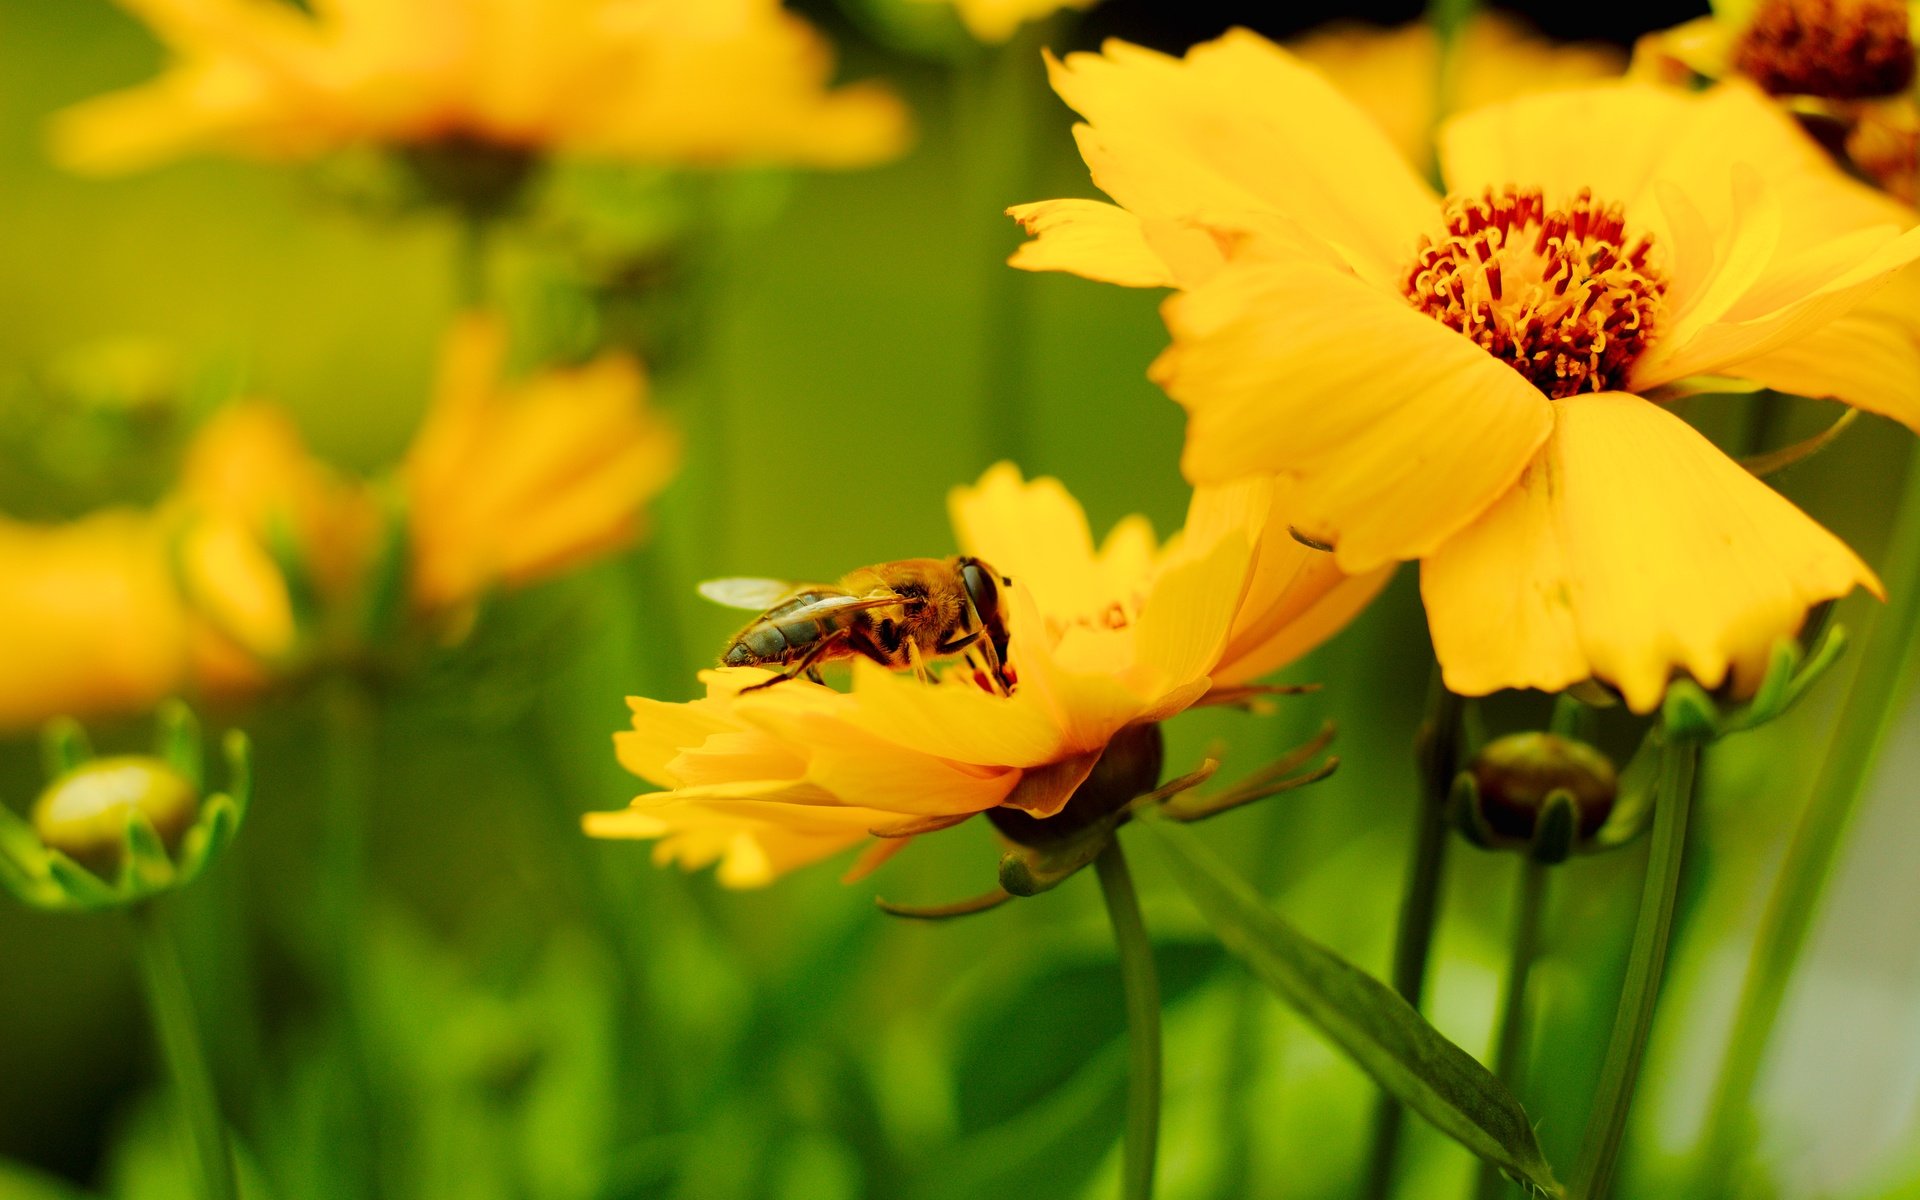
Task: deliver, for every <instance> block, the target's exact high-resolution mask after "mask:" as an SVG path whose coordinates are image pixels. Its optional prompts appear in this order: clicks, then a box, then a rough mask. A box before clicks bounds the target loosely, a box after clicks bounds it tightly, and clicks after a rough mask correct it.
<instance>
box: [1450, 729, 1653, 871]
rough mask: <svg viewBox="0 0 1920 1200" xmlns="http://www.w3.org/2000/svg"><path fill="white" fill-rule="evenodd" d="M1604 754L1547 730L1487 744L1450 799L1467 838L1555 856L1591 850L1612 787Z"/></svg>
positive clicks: (1614, 777)
mask: <svg viewBox="0 0 1920 1200" xmlns="http://www.w3.org/2000/svg"><path fill="white" fill-rule="evenodd" d="M1619 786H1620V783H1619V775H1618V772H1616V771H1615V770H1614V766H1613V763H1612V762H1611V761H1610V760H1609V759H1608V758H1607V756H1606V755H1604V754H1602V753H1600V751H1598V750H1596V749H1594V748H1593V747H1592V746H1589V745H1587V744H1586V743H1584V742H1577V741H1574V740H1573V739H1571V738H1564V737H1561V736H1559V735H1558V734H1552V733H1516V734H1509V735H1508V736H1506V737H1503V738H1499V739H1497V740H1496V741H1494V742H1491V743H1489V744H1488V745H1487V747H1486V748H1485V749H1483V750H1482V751H1481V752H1480V753H1479V754H1478V755H1476V756H1475V758H1474V760H1473V762H1472V763H1471V764H1470V765H1469V766H1468V768H1467V770H1466V771H1464V772H1462V773H1461V775H1460V777H1459V778H1458V780H1457V781H1456V783H1455V785H1454V789H1453V795H1452V798H1451V801H1450V805H1451V807H1452V810H1453V817H1454V821H1455V823H1456V824H1457V825H1458V826H1459V828H1460V830H1461V832H1462V833H1464V834H1465V835H1466V836H1467V837H1468V838H1469V839H1470V840H1472V841H1473V842H1475V843H1476V844H1478V845H1481V846H1486V847H1489V848H1491V849H1503V850H1524V851H1525V852H1527V853H1528V854H1529V855H1531V856H1532V857H1534V858H1535V859H1537V860H1539V861H1541V862H1548V863H1554V862H1561V861H1564V860H1565V859H1566V858H1567V856H1568V855H1569V854H1572V853H1573V852H1574V851H1576V850H1581V849H1587V848H1591V847H1592V845H1593V842H1594V839H1595V837H1596V835H1598V834H1599V832H1600V830H1601V828H1602V827H1603V826H1604V825H1606V823H1607V817H1608V816H1609V815H1610V814H1611V813H1612V811H1613V804H1614V799H1615V797H1616V796H1617V795H1618V792H1619Z"/></svg>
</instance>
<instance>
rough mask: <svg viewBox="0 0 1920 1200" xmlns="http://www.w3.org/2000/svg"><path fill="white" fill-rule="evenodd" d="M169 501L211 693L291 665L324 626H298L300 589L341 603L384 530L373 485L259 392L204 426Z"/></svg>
mask: <svg viewBox="0 0 1920 1200" xmlns="http://www.w3.org/2000/svg"><path fill="white" fill-rule="evenodd" d="M168 508H169V510H170V512H171V513H172V519H173V521H174V522H175V523H176V524H177V527H178V530H179V533H178V535H177V542H176V544H175V548H174V554H175V560H176V569H177V571H178V573H179V578H180V583H181V587H182V589H183V591H184V593H185V595H186V599H187V602H188V604H189V606H190V607H191V609H192V610H193V612H194V613H195V614H196V615H197V616H198V617H199V618H200V619H201V621H202V622H203V623H204V625H205V627H206V628H205V633H204V636H202V637H201V638H200V639H199V655H198V657H199V663H198V674H199V675H200V683H201V686H202V687H203V688H204V689H206V690H208V691H212V692H233V691H251V690H254V689H256V688H258V687H260V686H262V685H264V684H265V682H266V681H267V679H268V677H269V676H270V675H271V674H272V672H273V668H274V667H276V666H284V665H287V664H288V663H289V662H290V660H291V659H292V658H293V657H294V656H295V655H296V654H297V653H298V652H300V651H301V650H302V649H303V648H304V647H302V646H301V645H300V641H301V639H302V637H303V636H306V635H310V634H312V633H314V632H315V631H314V630H312V629H307V630H303V629H301V628H300V627H299V614H297V613H296V611H295V601H294V592H295V590H296V589H298V590H300V591H303V592H307V591H310V592H311V593H312V597H311V603H312V605H313V606H314V607H315V608H317V609H320V610H324V611H337V610H338V609H340V608H341V607H343V606H344V605H345V604H346V602H347V601H348V599H349V598H350V597H352V596H353V595H355V593H356V592H357V591H358V590H359V588H360V587H361V586H362V585H363V584H364V582H365V574H366V571H367V569H368V566H369V564H370V561H371V559H372V556H373V554H374V552H375V547H376V544H377V542H378V539H379V536H380V521H381V514H380V512H379V509H378V507H377V505H376V504H375V503H374V501H373V498H372V497H371V495H370V494H369V493H368V492H367V490H366V488H365V487H364V486H363V485H361V484H359V483H356V482H353V481H349V480H347V479H344V478H342V477H341V476H340V475H339V474H338V473H336V472H335V471H333V470H332V468H330V467H328V466H327V465H326V464H325V463H322V462H321V461H320V460H318V459H316V458H315V457H314V456H313V455H312V453H311V452H310V451H308V449H307V447H306V445H305V443H304V442H303V441H302V440H301V437H300V433H299V431H298V430H297V429H296V428H295V427H294V424H293V420H292V418H291V417H290V416H288V414H287V413H286V412H285V411H284V410H282V409H280V408H277V407H275V406H273V405H270V404H265V403H261V402H257V401H255V402H244V403H239V404H233V405H229V406H227V407H226V408H224V409H222V410H221V411H220V412H219V413H217V414H216V415H215V416H214V417H213V419H212V420H210V421H208V422H207V424H206V426H205V427H204V428H202V429H201V430H200V432H199V434H198V435H197V436H196V437H195V438H194V442H193V445H192V446H191V447H190V448H189V450H188V452H187V457H186V461H185V463H184V464H183V466H182V469H181V474H180V481H179V484H178V485H177V486H176V488H175V490H174V493H173V496H172V498H171V500H170V503H169V505H168ZM289 572H292V573H293V575H294V577H293V578H291V579H290V578H289V577H288V573H289Z"/></svg>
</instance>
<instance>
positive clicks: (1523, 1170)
mask: <svg viewBox="0 0 1920 1200" xmlns="http://www.w3.org/2000/svg"><path fill="white" fill-rule="evenodd" d="M1147 827H1148V828H1151V829H1152V830H1153V831H1154V832H1155V833H1156V834H1158V835H1159V837H1160V838H1161V839H1162V841H1161V845H1162V847H1163V848H1164V849H1165V850H1166V852H1167V861H1168V863H1169V865H1170V866H1171V867H1172V869H1173V872H1174V875H1175V877H1176V878H1177V879H1178V880H1179V881H1180V884H1181V886H1182V887H1183V888H1184V889H1185V890H1186V892H1187V895H1188V897H1189V898H1190V899H1191V900H1192V901H1193V903H1194V905H1195V907H1197V908H1198V909H1199V910H1200V912H1201V914H1202V915H1203V916H1204V917H1205V918H1206V919H1207V921H1208V923H1209V924H1210V925H1211V926H1212V927H1213V930H1214V932H1215V933H1216V934H1218V935H1219V937H1220V940H1221V942H1222V943H1223V944H1224V945H1225V946H1226V947H1227V949H1228V950H1230V951H1232V952H1233V954H1234V955H1235V956H1237V957H1238V958H1240V959H1241V960H1242V961H1244V962H1245V963H1246V964H1247V966H1248V967H1250V968H1251V969H1252V970H1253V972H1254V974H1256V975H1258V976H1259V977H1260V979H1261V980H1262V981H1263V982H1264V983H1265V984H1266V985H1267V986H1268V987H1269V988H1270V989H1272V991H1273V992H1274V994H1275V995H1277V996H1278V997H1279V998H1280V999H1281V1000H1282V1001H1284V1002H1285V1003H1286V1004H1288V1005H1289V1006H1290V1007H1292V1008H1293V1009H1294V1010H1295V1011H1296V1012H1298V1013H1299V1014H1300V1015H1301V1016H1302V1017H1304V1018H1305V1019H1306V1020H1307V1021H1308V1022H1309V1023H1310V1024H1312V1025H1313V1026H1314V1027H1315V1028H1316V1029H1318V1030H1319V1031H1320V1032H1321V1034H1323V1035H1324V1036H1325V1037H1327V1038H1328V1039H1329V1040H1331V1041H1332V1042H1334V1043H1335V1044H1336V1045H1338V1046H1339V1047H1340V1048H1341V1049H1342V1050H1343V1051H1345V1052H1346V1053H1347V1054H1348V1055H1349V1056H1350V1057H1351V1058H1352V1059H1353V1061H1354V1062H1355V1063H1356V1064H1357V1065H1358V1066H1359V1067H1360V1068H1361V1069H1362V1070H1364V1071H1366V1072H1367V1073H1368V1074H1369V1075H1371V1076H1373V1078H1374V1081H1375V1082H1377V1083H1378V1084H1379V1085H1380V1086H1381V1087H1382V1088H1384V1089H1386V1090H1387V1091H1388V1092H1389V1093H1391V1094H1392V1095H1394V1096H1396V1097H1398V1098H1399V1099H1400V1100H1401V1101H1402V1102H1404V1103H1405V1104H1406V1105H1407V1106H1408V1107H1409V1108H1411V1109H1413V1110H1414V1111H1415V1112H1417V1113H1419V1114H1420V1115H1421V1116H1423V1117H1425V1118H1426V1119H1427V1120H1428V1121H1430V1122H1432V1123H1433V1125H1434V1126H1435V1127H1436V1128H1438V1129H1439V1130H1440V1131H1441V1132H1443V1133H1445V1134H1447V1135H1448V1136H1449V1137H1452V1138H1454V1139H1455V1140H1456V1141H1458V1142H1459V1143H1460V1144H1461V1145H1463V1146H1465V1147H1466V1148H1467V1149H1469V1150H1471V1151H1473V1152H1474V1153H1475V1154H1477V1155H1479V1156H1480V1157H1481V1158H1484V1159H1486V1160H1487V1161H1488V1162H1491V1163H1493V1164H1495V1165H1496V1166H1498V1167H1500V1168H1501V1169H1502V1170H1504V1171H1506V1172H1507V1173H1508V1174H1509V1175H1511V1176H1513V1177H1514V1178H1516V1179H1520V1180H1523V1181H1525V1182H1526V1183H1528V1184H1530V1185H1531V1186H1532V1187H1533V1188H1535V1189H1536V1190H1538V1191H1539V1192H1541V1193H1543V1194H1546V1195H1552V1196H1558V1195H1560V1194H1561V1191H1560V1185H1559V1184H1558V1183H1556V1182H1555V1181H1554V1178H1553V1168H1552V1167H1550V1166H1548V1164H1547V1160H1546V1159H1545V1158H1544V1157H1543V1156H1542V1155H1541V1152H1540V1145H1539V1143H1538V1142H1537V1141H1536V1140H1535V1139H1534V1134H1533V1127H1532V1125H1531V1124H1530V1123H1529V1122H1528V1120H1527V1115H1526V1113H1525V1112H1524V1111H1522V1109H1521V1107H1520V1104H1519V1102H1518V1101H1517V1100H1515V1099H1514V1098H1513V1094H1512V1093H1511V1092H1509V1091H1508V1090H1507V1088H1506V1085H1504V1084H1502V1083H1501V1082H1500V1081H1499V1080H1498V1079H1496V1078H1494V1076H1493V1074H1492V1072H1490V1071H1488V1070H1487V1069H1486V1068H1485V1067H1483V1066H1481V1065H1480V1064H1479V1063H1478V1062H1476V1061H1475V1060H1474V1058H1473V1056H1472V1055H1470V1054H1468V1053H1467V1052H1466V1051H1464V1050H1462V1049H1460V1048H1459V1047H1458V1046H1456V1045H1454V1044H1453V1043H1452V1042H1450V1041H1448V1040H1447V1039H1446V1038H1445V1037H1443V1036H1441V1034H1440V1033H1439V1032H1438V1031H1436V1030H1435V1029H1434V1028H1433V1027H1432V1026H1431V1025H1429V1024H1428V1023H1427V1022H1426V1021H1425V1020H1424V1019H1423V1018H1422V1017H1421V1016H1420V1014H1419V1013H1417V1012H1415V1011H1414V1010H1413V1008H1412V1007H1411V1006H1410V1005H1408V1004H1407V1002H1406V1001H1405V1000H1403V999H1401V998H1400V997H1399V996H1398V995H1397V994H1395V993H1394V992H1393V990H1392V989H1390V988H1388V987H1387V986H1386V985H1385V984H1382V983H1381V982H1379V981H1378V980H1376V979H1374V978H1373V977H1372V976H1370V975H1368V974H1366V973H1365V972H1364V971H1362V970H1360V969H1359V968H1358V967H1355V966H1354V965H1353V964H1352V963H1349V962H1347V961H1346V960H1345V959H1343V958H1341V957H1340V956H1339V955H1338V954H1336V953H1334V952H1333V951H1331V950H1329V949H1327V948H1326V947H1325V946H1323V945H1321V944H1319V943H1318V942H1315V941H1313V940H1312V939H1311V938H1308V937H1307V936H1305V935H1304V934H1302V933H1300V932H1299V931H1298V930H1296V929H1295V928H1294V927H1293V926H1292V925H1290V924H1288V923H1287V922H1286V921H1285V920H1284V919H1282V918H1281V917H1280V916H1278V915H1277V914H1276V913H1274V912H1273V911H1272V909H1270V908H1269V907H1268V906H1267V905H1266V904H1265V903H1264V902H1262V901H1261V899H1260V898H1259V896H1258V895H1257V894H1256V893H1254V892H1253V890H1252V889H1251V888H1249V887H1248V886H1247V885H1246V883H1245V882H1243V881H1241V880H1240V879H1239V878H1237V877H1236V876H1235V875H1234V874H1233V873H1232V871H1231V870H1230V869H1228V868H1227V867H1226V865H1225V864H1223V863H1221V862H1220V861H1219V860H1218V859H1217V858H1215V857H1214V856H1213V854H1212V852H1211V851H1209V850H1207V849H1206V848H1205V846H1204V844H1203V843H1202V842H1201V841H1200V840H1199V839H1198V838H1197V837H1195V836H1194V835H1192V834H1190V833H1187V832H1185V831H1184V830H1181V829H1178V828H1175V827H1173V826H1172V825H1170V824H1168V823H1166V822H1149V823H1148V825H1147Z"/></svg>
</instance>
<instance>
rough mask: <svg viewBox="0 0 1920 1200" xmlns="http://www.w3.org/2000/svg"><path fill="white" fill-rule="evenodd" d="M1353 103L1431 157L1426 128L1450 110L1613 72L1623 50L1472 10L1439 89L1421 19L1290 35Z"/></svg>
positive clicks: (1403, 146)
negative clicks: (1563, 39) (1556, 36)
mask: <svg viewBox="0 0 1920 1200" xmlns="http://www.w3.org/2000/svg"><path fill="white" fill-rule="evenodd" d="M1288 47H1289V48H1290V49H1291V50H1292V51H1293V52H1294V53H1295V54H1296V55H1298V56H1299V57H1301V58H1303V59H1305V60H1306V61H1307V62H1309V63H1312V64H1313V65H1314V66H1315V67H1317V68H1319V70H1320V72H1321V73H1322V74H1324V75H1325V76H1326V77H1327V78H1328V79H1329V80H1331V81H1332V82H1333V85H1334V86H1335V87H1337V88H1339V89H1340V91H1341V93H1342V94H1343V95H1345V96H1346V97H1347V98H1348V99H1349V100H1352V101H1353V102H1354V103H1355V104H1357V105H1358V106H1359V107H1360V108H1361V109H1362V110H1363V111H1364V112H1365V113H1366V114H1367V115H1368V116H1370V117H1372V118H1373V120H1374V123H1375V124H1377V125H1379V126H1380V128H1381V129H1382V130H1384V131H1385V132H1386V135H1387V137H1388V138H1389V139H1391V140H1392V142H1393V144H1394V145H1395V146H1398V147H1399V148H1400V152H1401V153H1402V154H1404V155H1406V157H1407V160H1408V161H1409V162H1413V163H1417V164H1420V165H1421V166H1422V167H1424V166H1425V164H1427V163H1428V162H1430V161H1432V159H1433V130H1434V126H1435V125H1437V124H1438V123H1439V121H1440V119H1441V118H1442V117H1444V116H1446V115H1448V114H1451V113H1455V112H1464V111H1466V110H1468V109H1474V108H1479V107H1481V106H1483V105H1487V104H1494V103H1497V102H1499V101H1501V100H1510V99H1512V98H1514V97H1515V96H1524V95H1527V94H1529V93H1532V92H1543V91H1547V90H1550V89H1552V88H1557V87H1564V86H1566V85H1568V84H1572V83H1582V82H1586V81H1589V80H1594V79H1601V78H1605V77H1607V76H1610V75H1618V74H1620V73H1621V72H1622V71H1623V70H1625V69H1626V59H1625V56H1624V55H1622V54H1621V53H1620V52H1619V51H1617V50H1615V49H1614V48H1613V47H1611V46H1603V45H1589V44H1575V45H1562V44H1559V43H1555V42H1550V41H1548V40H1546V39H1545V38H1542V37H1539V36H1538V35H1536V34H1534V33H1533V32H1532V31H1531V30H1529V29H1528V28H1527V27H1526V26H1525V25H1524V24H1523V23H1522V22H1520V21H1519V20H1517V19H1515V18H1512V17H1509V16H1506V15H1505V14H1502V13H1496V12H1484V11H1483V12H1478V13H1475V14H1474V15H1473V16H1472V17H1471V18H1470V19H1469V20H1468V21H1467V23H1466V24H1465V25H1464V26H1463V27H1462V28H1461V30H1460V33H1459V36H1458V40H1457V41H1456V43H1455V45H1454V50H1453V52H1454V54H1455V55H1456V63H1457V65H1456V68H1455V70H1454V72H1453V79H1452V80H1451V81H1450V84H1449V86H1448V87H1447V88H1446V91H1447V92H1449V93H1451V94H1450V95H1448V96H1447V97H1446V99H1447V108H1446V112H1444V113H1443V112H1438V111H1436V110H1437V109H1438V107H1439V105H1440V103H1441V99H1442V85H1441V79H1440V38H1439V35H1438V34H1437V33H1435V32H1434V28H1433V26H1432V25H1431V24H1430V23H1428V22H1426V21H1414V22H1411V23H1409V24H1406V25H1401V26H1398V27H1396V28H1392V29H1382V28H1379V27H1376V26H1371V25H1359V24H1351V23H1344V22H1343V23H1340V24H1336V25H1330V26H1327V27H1325V28H1323V29H1318V30H1315V31H1314V32H1312V33H1309V34H1307V35H1306V36H1305V37H1302V38H1299V39H1298V40H1296V41H1293V42H1290V43H1288Z"/></svg>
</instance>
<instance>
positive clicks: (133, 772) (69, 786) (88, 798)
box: [33, 755, 200, 879]
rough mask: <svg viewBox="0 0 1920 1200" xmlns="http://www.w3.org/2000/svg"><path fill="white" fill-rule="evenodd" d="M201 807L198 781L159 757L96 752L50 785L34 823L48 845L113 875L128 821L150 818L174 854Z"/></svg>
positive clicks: (123, 847)
mask: <svg viewBox="0 0 1920 1200" xmlns="http://www.w3.org/2000/svg"><path fill="white" fill-rule="evenodd" d="M199 809H200V796H199V794H198V792H197V790H196V789H195V788H194V786H193V784H192V783H190V782H188V781H187V779H186V777H185V776H183V775H181V774H180V772H178V771H176V770H174V769H173V767H171V766H170V765H168V764H167V763H165V762H163V761H161V760H160V759H157V758H152V757H149V756H146V755H127V756H125V757H120V758H96V759H94V760H93V761H92V762H89V763H86V764H84V765H82V766H80V767H77V768H75V769H74V770H72V771H69V772H67V773H66V774H65V775H62V776H61V777H60V778H58V779H56V780H54V781H53V782H52V783H50V784H48V785H47V789H46V790H45V791H43V792H41V793H40V799H39V800H38V801H37V802H35V804H34V806H33V829H34V832H35V833H38V834H39V835H40V840H41V841H43V842H45V843H46V844H47V847H48V848H49V849H52V850H58V851H60V852H61V853H62V854H65V855H66V856H67V857H68V858H71V859H72V860H74V861H75V862H77V863H79V864H80V865H81V866H83V867H85V868H86V869H87V870H89V871H92V872H93V873H94V874H95V875H98V876H99V877H100V878H102V879H112V878H113V877H115V876H116V875H118V874H119V873H120V867H121V864H122V863H123V862H125V860H126V847H127V827H128V826H129V825H131V824H133V823H134V822H135V821H137V820H141V819H144V820H146V822H147V823H148V824H150V825H151V826H153V831H154V833H156V834H157V835H159V838H160V844H161V845H162V846H164V847H165V848H166V850H167V852H168V853H169V854H171V853H172V852H173V851H174V850H176V849H178V848H179V845H180V839H181V837H182V836H183V835H184V834H185V833H186V832H187V829H188V828H189V827H190V826H191V825H192V824H193V818H194V814H195V813H197V812H198V811H199Z"/></svg>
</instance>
